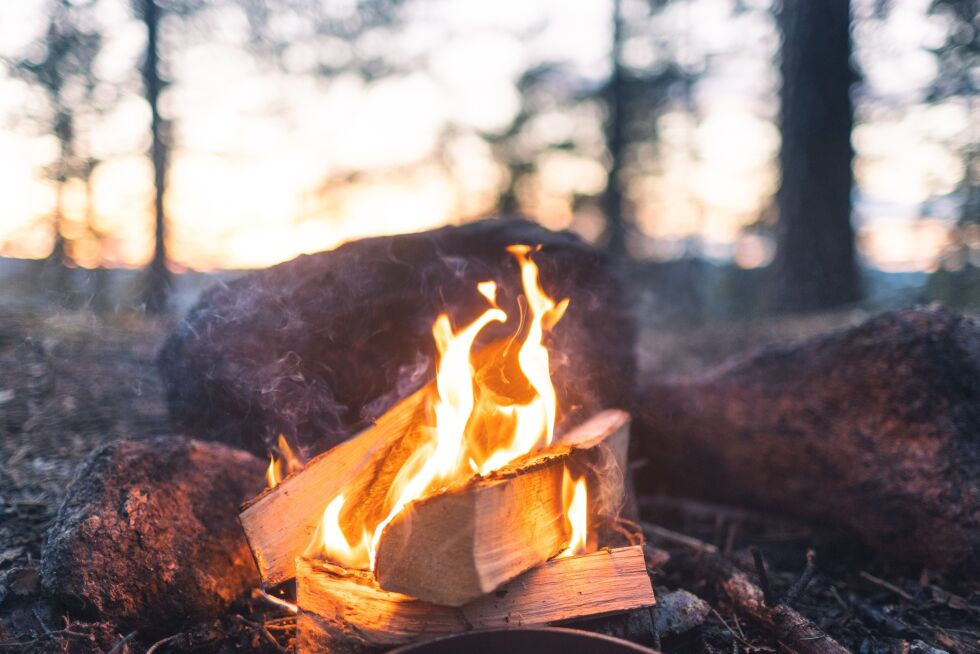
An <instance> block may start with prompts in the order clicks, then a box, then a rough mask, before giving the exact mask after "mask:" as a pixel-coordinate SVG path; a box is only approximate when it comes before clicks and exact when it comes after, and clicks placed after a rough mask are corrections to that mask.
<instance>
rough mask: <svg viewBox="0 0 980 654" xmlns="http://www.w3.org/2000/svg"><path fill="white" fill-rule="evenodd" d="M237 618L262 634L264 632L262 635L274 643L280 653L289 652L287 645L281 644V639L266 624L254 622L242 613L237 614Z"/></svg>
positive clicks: (286, 653) (285, 653)
mask: <svg viewBox="0 0 980 654" xmlns="http://www.w3.org/2000/svg"><path fill="white" fill-rule="evenodd" d="M235 619H236V620H239V621H241V623H242V624H246V625H248V626H249V627H251V628H252V629H255V630H256V631H257V632H259V633H260V634H262V637H263V638H265V639H266V640H267V641H269V643H270V644H272V646H273V647H275V648H276V651H277V652H279V653H280V654H289V650H287V649H286V648H285V647H283V646H282V645H280V644H279V641H278V640H276V637H275V636H273V635H272V634H271V633H270V632H269V630H268V629H266V628H265V625H264V624H262V623H260V622H252V621H251V620H246V619H245V618H243V617H242V616H240V615H236V616H235Z"/></svg>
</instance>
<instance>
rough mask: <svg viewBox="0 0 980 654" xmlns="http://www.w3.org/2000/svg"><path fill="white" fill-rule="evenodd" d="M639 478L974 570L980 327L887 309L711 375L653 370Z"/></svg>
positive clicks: (645, 395) (940, 314)
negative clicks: (665, 374)
mask: <svg viewBox="0 0 980 654" xmlns="http://www.w3.org/2000/svg"><path fill="white" fill-rule="evenodd" d="M640 397H641V401H642V408H641V409H640V410H639V413H638V416H637V422H636V426H635V431H634V441H635V442H639V443H640V444H641V446H642V447H643V448H645V450H646V455H647V456H648V457H649V460H650V467H648V468H647V469H645V470H644V472H643V479H642V480H639V483H640V485H641V486H647V487H649V486H652V485H657V484H659V485H661V486H663V487H665V488H667V489H669V490H670V491H672V492H677V493H683V494H689V495H696V496H701V497H708V498H713V499H718V500H724V501H726V502H729V503H730V502H734V501H738V502H742V503H745V504H749V505H753V506H755V507H758V508H762V509H774V510H778V511H780V512H783V513H787V514H791V515H795V516H798V517H802V518H806V519H811V520H816V521H822V522H825V523H829V524H834V525H838V526H841V527H844V528H847V529H849V530H851V531H853V532H854V533H856V534H857V535H858V536H860V537H861V538H862V539H863V540H864V542H866V543H867V544H868V545H871V546H873V547H875V548H877V549H879V550H880V551H882V552H884V553H886V554H888V555H890V556H892V557H894V558H898V559H903V560H908V561H913V562H919V563H922V564H925V565H927V566H930V567H932V568H934V569H942V568H950V567H956V566H964V567H967V568H971V569H974V570H975V569H978V567H980V554H978V553H980V484H978V481H980V325H978V323H977V322H976V321H975V320H972V319H970V318H965V317H961V316H958V315H955V314H952V313H950V312H947V311H945V310H944V309H941V308H936V307H930V308H919V309H907V310H903V311H897V312H890V313H885V314H882V315H880V316H878V317H876V318H874V319H872V320H869V321H868V322H866V323H864V324H863V325H860V326H858V327H854V328H851V329H848V330H845V331H842V332H838V333H832V334H830V335H826V336H823V337H818V338H814V339H811V340H809V341H804V342H802V343H800V344H797V345H791V346H779V347H771V348H769V349H766V350H763V351H761V352H759V353H758V354H756V355H754V356H750V357H748V358H744V359H741V360H736V361H733V362H731V363H729V364H727V365H722V366H721V367H719V368H717V369H715V370H714V371H711V372H708V373H706V374H703V375H701V376H699V377H689V378H682V379H677V380H674V381H666V382H660V381H658V380H656V379H648V380H646V383H645V384H644V385H643V387H642V390H641V391H640Z"/></svg>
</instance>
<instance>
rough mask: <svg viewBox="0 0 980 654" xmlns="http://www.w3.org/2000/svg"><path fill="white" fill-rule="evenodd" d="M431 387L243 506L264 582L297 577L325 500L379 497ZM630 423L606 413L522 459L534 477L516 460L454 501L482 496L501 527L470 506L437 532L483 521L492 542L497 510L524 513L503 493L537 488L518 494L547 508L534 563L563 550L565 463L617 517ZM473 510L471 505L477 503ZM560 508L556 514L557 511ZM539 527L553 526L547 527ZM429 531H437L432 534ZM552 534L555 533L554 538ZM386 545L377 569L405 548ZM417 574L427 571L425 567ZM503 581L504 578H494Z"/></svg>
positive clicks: (396, 529)
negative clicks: (341, 495)
mask: <svg viewBox="0 0 980 654" xmlns="http://www.w3.org/2000/svg"><path fill="white" fill-rule="evenodd" d="M429 392H431V389H428V388H427V389H423V390H422V391H419V392H418V393H416V394H414V395H411V396H409V397H408V398H406V399H405V400H403V401H402V402H401V403H399V404H398V406H396V407H395V408H394V409H392V410H391V411H389V412H388V413H386V414H385V415H384V416H383V417H382V419H381V420H379V421H378V423H377V424H376V425H375V426H374V427H372V428H371V429H369V430H367V431H365V432H364V433H362V434H360V435H358V436H357V437H355V438H352V439H351V440H349V441H347V442H345V443H342V444H341V445H339V446H337V447H336V448H334V449H332V450H329V451H327V452H324V453H323V454H321V455H320V456H318V457H316V458H315V459H313V460H312V461H310V462H309V463H307V464H306V466H305V467H304V468H303V471H302V472H301V473H300V474H296V475H293V476H290V477H287V478H286V479H285V480H283V482H282V483H281V484H280V485H279V486H277V487H275V488H274V489H271V490H268V491H266V492H265V493H264V494H262V495H261V496H259V497H258V498H256V499H255V500H253V501H251V502H249V503H248V504H246V506H245V507H244V508H243V510H242V513H241V515H240V516H239V519H240V520H241V523H242V526H243V527H244V529H245V534H246V536H247V538H248V541H249V545H250V546H251V547H252V552H253V553H254V555H255V560H256V562H257V563H258V567H259V572H260V574H261V576H262V579H263V581H264V582H265V583H267V584H270V585H272V584H277V583H280V582H282V581H285V580H287V579H290V578H292V577H293V576H294V575H295V567H294V566H295V557H296V555H297V554H298V553H300V552H303V551H304V550H305V549H306V548H307V546H308V545H309V544H310V542H311V540H313V538H314V534H315V532H316V530H317V525H318V523H319V522H320V520H321V518H322V515H323V511H324V504H325V502H327V501H328V500H329V499H330V498H332V497H334V496H335V495H336V494H337V493H338V492H340V491H341V490H342V489H343V490H345V491H346V492H347V493H348V494H349V496H361V497H363V496H364V495H365V494H368V495H370V494H371V493H372V491H373V492H374V493H375V494H381V496H382V497H383V495H384V492H385V489H387V487H388V485H389V484H390V483H391V478H392V476H394V475H395V474H396V473H397V471H398V470H399V469H400V467H401V465H402V463H403V462H404V460H405V459H406V458H407V457H408V456H409V455H410V452H411V450H412V449H413V447H414V446H415V445H416V444H417V438H418V435H419V434H418V432H416V431H414V430H413V429H411V426H412V425H413V424H415V422H416V421H418V420H419V415H420V414H421V412H422V411H423V409H424V404H423V403H424V400H425V398H426V394H427V393H429ZM628 422H629V418H628V416H627V415H626V414H625V413H623V412H622V411H614V410H610V411H606V412H603V413H602V414H599V415H598V416H595V417H594V418H593V419H592V420H590V421H588V422H587V423H585V424H583V425H581V426H579V427H578V428H576V429H574V430H572V431H571V432H570V433H568V434H566V435H565V436H564V437H562V438H561V439H560V442H561V443H562V444H563V445H562V447H561V448H560V449H557V450H555V451H549V453H548V454H546V455H542V456H537V457H532V459H531V460H530V461H524V465H523V466H522V468H523V470H524V471H530V473H531V474H530V475H527V474H525V475H522V474H520V472H521V470H520V469H516V468H511V469H509V470H508V471H507V472H506V473H503V471H501V474H497V475H494V476H493V477H492V478H490V479H484V480H481V481H480V482H479V483H476V484H474V485H472V486H469V487H468V491H467V492H466V493H465V494H464V495H462V496H461V497H465V498H466V500H460V501H462V502H463V504H457V507H461V506H464V505H465V502H466V501H470V502H475V501H477V499H478V500H479V501H480V502H482V503H492V505H491V504H488V505H486V506H481V509H480V510H481V511H486V518H487V519H488V520H493V519H500V520H501V522H500V523H498V526H497V527H495V526H494V525H493V524H492V522H486V523H484V522H483V521H482V520H477V515H476V513H471V514H470V517H469V519H468V520H467V519H465V518H461V519H459V520H457V521H455V522H453V521H451V520H446V521H445V522H442V523H441V524H436V525H434V526H433V529H434V530H437V532H438V538H444V537H445V533H446V530H452V531H453V532H454V533H457V534H458V533H460V532H466V531H469V533H470V537H471V538H472V537H473V534H474V533H475V532H476V531H477V529H476V528H477V527H479V526H480V525H483V524H486V525H488V527H485V528H484V529H485V531H486V533H487V534H488V536H487V538H488V541H487V542H490V540H489V537H490V535H492V534H494V533H501V527H502V526H503V524H504V518H503V517H501V516H500V514H501V513H503V514H504V516H505V517H507V519H508V520H510V521H511V522H515V521H520V520H522V519H524V517H525V514H523V513H521V511H518V512H516V513H514V514H513V515H511V516H507V515H506V514H507V512H508V511H509V510H511V509H510V508H509V507H508V506H505V505H504V504H502V503H501V500H502V495H501V493H506V494H509V500H508V501H510V500H513V493H515V492H523V491H524V490H529V491H530V492H531V494H529V495H526V496H522V498H521V499H520V501H519V502H518V504H519V507H520V508H521V510H522V511H523V510H525V509H526V510H527V512H528V514H530V512H531V511H532V510H533V511H542V510H547V511H548V519H547V522H546V523H545V524H544V525H543V526H542V527H535V533H538V534H539V535H543V534H544V533H547V534H548V540H547V541H545V542H546V547H545V549H547V550H549V551H548V552H546V553H545V554H544V555H543V556H541V555H540V554H538V555H536V557H535V558H536V559H537V560H535V563H539V562H540V561H543V560H544V559H546V558H548V557H549V556H552V555H553V554H557V552H558V550H559V549H561V548H560V547H559V545H563V544H565V543H566V542H567V533H566V532H565V528H564V525H563V523H562V520H561V518H562V515H563V513H562V502H561V500H562V496H561V491H562V474H563V470H564V462H565V461H566V460H568V459H570V460H572V461H573V462H574V464H575V465H576V466H579V465H580V466H582V469H583V471H584V472H585V473H586V475H587V478H588V479H590V483H591V484H593V485H594V488H595V489H597V490H596V491H595V492H594V493H593V496H594V497H595V498H601V499H602V500H603V501H604V502H605V504H602V503H596V504H595V505H594V512H595V513H597V514H605V515H614V514H615V512H616V510H618V509H619V507H618V506H614V505H613V503H614V502H615V501H617V500H618V499H619V498H622V492H623V479H624V477H623V472H622V471H623V470H625V461H626V453H627V449H628V440H629V424H628ZM598 470H601V471H602V474H601V475H596V474H593V472H592V471H598ZM555 475H557V477H555ZM525 477H527V479H526V480H525V479H524V478H525ZM515 479H520V480H522V481H521V483H520V484H517V483H515V482H514V480H515ZM556 479H557V481H556ZM508 480H510V481H509V482H508ZM504 482H507V483H504ZM525 483H527V484H528V488H525ZM549 484H550V485H549ZM531 487H533V488H531ZM556 493H557V496H556ZM611 498H617V500H613V499H611ZM543 499H547V500H548V502H547V504H543V505H542V507H541V508H539V507H538V505H537V504H536V502H537V501H538V500H543ZM444 501H445V500H443V502H444ZM555 502H557V508H556V506H555ZM369 503H370V502H369V501H366V502H365V504H369ZM439 504H440V502H439V501H436V502H435V503H434V505H435V506H436V509H435V511H438V510H439V508H438V507H439ZM470 508H473V507H472V505H471V507H470ZM555 510H557V512H558V513H557V514H555V513H554V511H555ZM430 511H431V509H429V508H423V509H421V511H416V510H413V513H412V515H415V514H416V513H418V514H419V516H418V517H419V518H420V519H421V518H422V516H424V515H433V516H434V515H436V514H435V513H430ZM538 517H541V516H540V515H539V516H538ZM414 522H415V521H414V520H413V523H414ZM437 522H438V521H437ZM461 523H462V524H461ZM411 524H412V523H409V522H398V523H393V524H392V525H390V526H391V527H392V528H393V530H392V535H391V536H390V537H389V538H390V539H392V540H391V542H392V543H398V542H404V541H405V539H407V538H410V537H411V534H410V533H406V532H405V531H404V530H403V527H404V526H411ZM418 524H421V523H418ZM542 528H546V529H547V530H548V531H546V532H544V531H542ZM414 534H415V538H419V537H422V534H423V530H421V529H419V530H414ZM431 536H436V533H435V532H434V533H433V534H431ZM457 539H458V536H454V537H453V539H452V540H453V542H454V543H456V542H458V540H457ZM554 541H558V545H556V544H555V543H554ZM383 549H385V552H386V553H385V555H384V556H382V555H381V554H380V553H379V555H378V561H379V567H384V568H386V569H391V568H390V567H388V566H381V561H382V560H387V559H388V558H389V557H390V558H394V559H397V558H399V557H400V556H401V555H400V554H399V553H398V552H396V551H395V550H394V548H393V546H388V547H385V548H383ZM442 549H444V547H443V548H441V550H442ZM441 550H440V551H441ZM389 552H390V553H389ZM477 553H478V551H473V550H472V548H471V550H470V552H469V553H468V554H467V555H476V554H477ZM404 554H407V552H405V553H404ZM527 567H528V566H526V565H525V566H524V567H522V568H520V569H518V570H517V571H516V572H514V571H512V572H511V574H510V577H507V578H508V579H509V578H511V577H513V576H514V575H515V574H517V573H519V572H521V571H523V570H525V569H527ZM419 572H420V573H422V574H426V573H425V572H424V571H421V570H420V571H419ZM442 581H445V580H442ZM393 583H395V584H396V585H398V583H399V582H398V581H397V580H393ZM499 583H500V581H498V582H497V584H499ZM494 587H495V586H494ZM488 590H489V589H488ZM423 592H424V591H423ZM483 592H487V591H483Z"/></svg>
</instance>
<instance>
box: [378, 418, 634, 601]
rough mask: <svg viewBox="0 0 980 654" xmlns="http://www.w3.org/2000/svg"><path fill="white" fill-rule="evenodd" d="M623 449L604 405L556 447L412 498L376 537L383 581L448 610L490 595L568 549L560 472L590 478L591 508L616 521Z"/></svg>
mask: <svg viewBox="0 0 980 654" xmlns="http://www.w3.org/2000/svg"><path fill="white" fill-rule="evenodd" d="M628 447H629V416H628V415H627V414H626V413H624V412H622V411H615V410H610V411H606V412H604V413H602V414H599V415H598V416H596V417H595V418H593V419H592V420H590V421H588V422H586V423H585V424H584V425H582V426H580V427H579V428H578V429H576V430H575V431H574V432H572V433H571V434H569V435H568V436H566V438H565V439H564V441H563V442H562V443H561V444H559V445H558V446H556V447H553V448H550V449H547V450H544V451H543V452H540V453H537V454H532V455H529V456H526V457H524V458H521V459H518V460H517V461H515V462H514V463H512V464H511V465H509V466H507V467H505V468H503V469H501V470H499V471H497V472H494V473H491V474H490V475H488V476H487V477H476V478H474V479H472V480H470V481H469V482H467V483H466V484H465V485H464V486H462V487H450V488H447V489H445V490H443V491H442V492H440V493H438V494H436V495H432V496H429V497H426V498H423V499H420V500H418V501H416V502H413V503H412V504H410V505H408V507H407V508H406V509H405V510H404V511H403V512H401V513H400V514H398V516H397V517H396V518H395V519H394V520H392V521H391V522H390V523H389V524H388V525H387V526H386V527H385V529H384V531H383V532H382V533H381V538H380V541H379V545H378V551H377V558H376V567H375V574H376V575H377V580H378V583H379V585H380V586H381V587H382V588H384V589H386V590H390V591H395V592H401V593H405V594H408V595H411V596H413V597H417V598H420V599H424V600H426V601H429V602H434V603H437V604H443V605H447V606H461V605H463V604H465V603H466V602H469V601H470V600H473V599H475V598H477V597H479V596H480V595H483V594H485V593H489V592H491V591H493V590H494V589H496V588H497V587H498V586H500V585H501V584H502V583H504V582H506V581H509V580H511V579H513V578H514V577H516V576H517V575H518V574H520V573H521V572H524V571H525V570H528V569H529V568H531V567H533V566H535V565H537V564H539V563H542V562H543V561H546V560H547V559H549V558H551V557H552V556H555V555H556V554H558V553H559V552H561V551H562V550H564V549H565V548H566V547H568V544H569V535H570V534H569V531H568V529H567V527H566V520H565V504H566V502H565V501H564V498H565V496H567V494H568V493H567V492H566V490H565V489H564V488H563V487H564V486H565V485H566V483H565V476H566V474H567V473H566V469H569V468H570V469H573V470H578V471H580V474H581V475H584V476H585V477H586V479H587V482H586V486H587V488H588V489H589V491H590V495H592V497H593V498H594V501H593V502H592V507H591V509H592V511H591V512H592V513H593V514H595V515H599V516H601V517H615V515H616V514H617V513H618V510H619V508H620V506H619V505H620V503H621V501H622V498H623V494H624V491H625V489H624V486H623V480H624V470H625V464H626V454H627V448H628ZM582 508H583V517H584V509H585V507H584V505H583V507H582Z"/></svg>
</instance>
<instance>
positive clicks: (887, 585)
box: [858, 570, 915, 602]
mask: <svg viewBox="0 0 980 654" xmlns="http://www.w3.org/2000/svg"><path fill="white" fill-rule="evenodd" d="M858 576H859V577H861V579H864V580H865V581H869V582H871V583H872V584H874V585H875V586H881V587H882V588H884V589H885V590H890V591H891V592H893V593H895V594H896V595H898V596H899V597H901V598H902V599H903V600H905V601H906V602H914V601H915V598H914V597H912V596H911V595H909V594H908V593H906V592H905V591H904V590H902V589H901V588H899V587H898V586H896V585H895V584H893V583H891V582H889V581H885V580H884V579H882V578H881V577H876V576H874V575H873V574H871V573H870V572H865V571H863V570H862V571H861V574H860V575H858Z"/></svg>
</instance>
